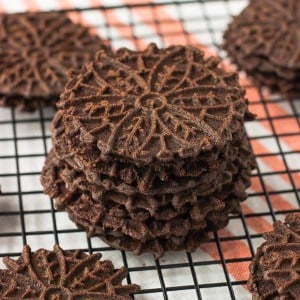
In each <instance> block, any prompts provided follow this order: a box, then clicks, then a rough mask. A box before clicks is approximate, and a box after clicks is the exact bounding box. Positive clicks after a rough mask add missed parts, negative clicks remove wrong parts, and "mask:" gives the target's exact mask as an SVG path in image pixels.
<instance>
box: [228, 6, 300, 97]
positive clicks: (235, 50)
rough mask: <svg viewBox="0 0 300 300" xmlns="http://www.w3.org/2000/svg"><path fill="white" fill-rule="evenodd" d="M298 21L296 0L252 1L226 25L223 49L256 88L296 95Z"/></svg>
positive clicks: (299, 76) (299, 71)
mask: <svg viewBox="0 0 300 300" xmlns="http://www.w3.org/2000/svg"><path fill="white" fill-rule="evenodd" d="M274 20H276V22H274ZM299 20H300V1H299V0H290V1H286V0H276V1H273V0H265V1H261V0H252V1H250V4H249V5H248V6H247V7H246V8H245V9H244V10H243V11H242V13H241V14H240V15H238V16H237V17H235V18H234V20H233V22H232V23H231V24H230V25H229V27H228V29H227V31H226V32H225V34H224V48H225V50H227V52H228V54H229V56H230V57H231V58H232V60H233V62H234V63H236V64H237V65H238V67H239V68H240V69H241V70H244V71H246V72H247V73H248V74H249V75H250V76H252V77H253V78H254V80H255V82H257V83H258V84H259V85H263V86H268V87H270V88H271V89H272V90H279V91H280V92H281V93H282V94H284V95H287V96H289V97H293V96H295V95H299V94H300V21H299Z"/></svg>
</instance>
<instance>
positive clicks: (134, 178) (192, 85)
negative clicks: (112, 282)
mask: <svg viewBox="0 0 300 300" xmlns="http://www.w3.org/2000/svg"><path fill="white" fill-rule="evenodd" d="M218 65H219V61H218V59H216V58H212V57H211V58H205V57H204V53H203V52H202V51H201V50H199V49H197V48H194V47H191V46H187V47H184V46H171V47H169V48H165V49H158V48H157V47H156V46H155V45H154V44H150V45H149V46H148V47H147V48H146V49H145V50H144V51H139V52H135V51H131V50H128V49H126V48H122V49H120V50H118V51H117V52H115V53H108V52H105V51H100V52H98V54H97V57H96V59H95V61H93V62H91V63H88V64H86V65H85V66H84V67H83V69H82V70H81V71H80V72H73V73H71V74H70V75H71V78H70V80H69V82H68V84H67V85H66V88H65V91H64V93H63V94H62V96H61V98H60V101H59V103H58V112H57V114H56V116H55V118H54V121H53V123H52V133H53V134H52V141H53V149H52V150H51V152H50V154H49V156H48V158H47V160H46V163H45V166H44V169H43V172H42V177H41V181H42V184H43V186H44V191H45V192H46V193H47V194H49V195H50V196H51V197H53V198H54V199H55V203H56V206H57V208H59V209H63V210H66V211H67V212H68V213H69V216H70V218H71V219H72V220H73V221H74V222H75V223H76V224H77V225H78V226H79V227H81V228H84V229H85V230H86V231H87V232H88V233H89V235H91V236H99V237H100V238H102V239H103V240H104V241H105V242H107V243H108V244H109V245H111V246H113V247H115V248H118V249H122V250H132V251H134V252H135V253H136V254H140V253H144V252H152V253H154V254H155V256H156V257H161V256H162V255H163V254H164V253H165V251H170V250H181V249H186V250H188V251H193V250H195V249H196V248H197V247H198V246H199V243H201V242H203V241H204V240H206V239H207V236H208V232H210V231H214V230H217V229H220V228H223V227H224V226H225V225H226V224H227V222H228V219H229V214H230V213H233V212H237V211H238V209H239V203H240V202H241V201H243V200H245V199H246V197H247V195H246V193H245V190H246V188H247V187H248V186H249V185H250V173H251V170H252V169H253V168H254V166H255V163H254V157H253V155H252V153H251V150H250V146H249V143H248V141H247V138H246V134H245V131H244V127H243V125H244V121H246V120H250V119H252V118H253V115H252V114H251V113H249V111H248V105H247V100H246V99H245V92H244V90H243V89H242V88H241V87H240V85H239V83H238V77H237V74H235V73H228V72H226V71H225V70H223V69H222V68H220V67H219V66H218Z"/></svg>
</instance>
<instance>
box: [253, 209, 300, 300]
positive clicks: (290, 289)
mask: <svg viewBox="0 0 300 300" xmlns="http://www.w3.org/2000/svg"><path fill="white" fill-rule="evenodd" d="M264 238H265V240H266V242H264V243H263V244H262V245H261V246H260V247H259V248H258V249H257V252H256V255H255V258H254V260H253V262H252V264H251V266H250V279H249V281H248V285H249V288H250V291H251V293H253V299H256V300H269V299H270V300H271V299H286V300H297V299H300V213H294V214H288V215H287V216H286V218H285V223H282V222H281V221H277V222H275V223H274V230H273V231H272V232H269V233H266V234H265V235H264Z"/></svg>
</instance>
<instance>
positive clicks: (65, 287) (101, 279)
mask: <svg viewBox="0 0 300 300" xmlns="http://www.w3.org/2000/svg"><path fill="white" fill-rule="evenodd" d="M100 258H101V254H99V253H97V254H91V255H87V254H85V253H84V252H82V251H80V250H76V251H64V250H62V249H61V248H60V247H59V246H57V245H56V246H55V247H54V249H53V251H48V250H45V249H39V250H37V251H35V252H31V249H30V247H29V246H24V248H23V252H22V254H21V256H20V257H19V258H18V259H17V260H13V259H11V258H8V257H6V258H4V264H5V265H6V267H7V269H4V270H0V298H1V299H2V300H21V299H31V300H46V299H53V300H54V299H57V300H66V299H72V300H87V299H88V300H99V299H111V300H130V299H132V298H131V296H130V295H131V294H133V293H135V292H137V291H138V290H139V286H137V285H135V284H130V285H122V281H123V279H124V278H125V277H126V275H127V271H126V269H125V268H121V269H119V270H115V269H114V266H113V264H112V262H111V261H108V260H104V261H103V260H102V261H101V260H100Z"/></svg>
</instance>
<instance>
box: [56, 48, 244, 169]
mask: <svg viewBox="0 0 300 300" xmlns="http://www.w3.org/2000/svg"><path fill="white" fill-rule="evenodd" d="M218 64H219V60H217V59H215V58H209V59H205V58H204V53H203V52H202V51H200V50H198V49H197V48H194V47H191V46H187V47H183V46H171V47H169V48H166V49H158V48H157V47H156V46H155V45H154V44H151V45H150V46H149V47H148V48H146V50H144V51H141V52H134V51H130V50H128V49H125V48H122V49H120V50H118V51H117V53H116V54H114V55H112V54H108V53H105V52H104V51H102V52H99V53H98V55H97V59H96V60H95V61H93V62H92V63H89V64H86V65H85V67H84V68H83V69H82V70H81V71H80V73H79V74H73V77H72V79H71V80H70V81H69V83H68V84H67V86H66V89H65V92H64V93H63V94H62V96H61V99H60V101H59V103H58V107H59V108H60V109H62V111H63V121H64V123H65V126H66V127H68V128H73V129H75V130H76V129H78V128H79V129H80V131H79V132H78V134H79V140H80V141H82V142H84V143H88V144H89V145H88V147H91V146H92V145H96V146H97V147H96V148H97V149H98V153H97V155H98V156H99V157H101V159H102V160H103V161H107V160H109V159H110V158H111V157H114V158H115V157H118V158H123V159H126V160H127V161H132V162H134V164H137V165H138V164H139V165H149V164H150V163H152V162H155V161H156V162H157V161H158V162H161V161H162V162H169V161H174V160H176V158H180V159H185V158H190V157H195V156H197V155H198V154H199V153H200V152H202V151H210V150H212V149H213V148H215V149H220V148H222V147H224V145H225V144H226V143H228V142H230V141H231V140H232V137H233V135H234V134H235V133H236V132H237V131H239V129H240V128H241V126H242V123H243V121H244V119H245V116H247V115H248V113H247V102H246V101H245V98H244V95H245V91H244V90H243V89H242V88H241V87H240V85H239V84H238V78H237V75H236V74H235V73H227V72H225V71H224V70H223V69H221V68H220V67H218ZM75 130H74V131H75ZM69 133H70V132H69ZM72 134H74V132H72Z"/></svg>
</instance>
